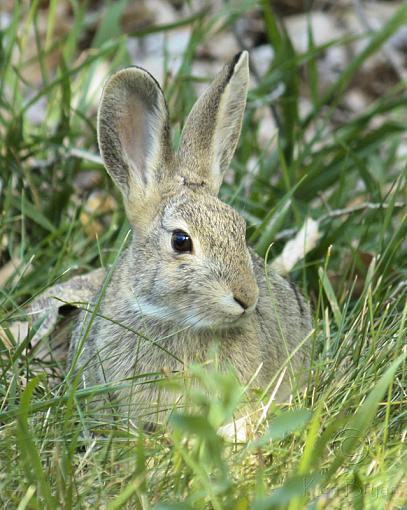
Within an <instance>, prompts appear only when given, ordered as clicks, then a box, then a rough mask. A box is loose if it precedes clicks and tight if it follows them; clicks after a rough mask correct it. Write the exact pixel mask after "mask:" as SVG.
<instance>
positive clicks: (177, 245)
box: [171, 230, 192, 252]
mask: <svg viewBox="0 0 407 510" xmlns="http://www.w3.org/2000/svg"><path fill="white" fill-rule="evenodd" d="M171 246H172V248H173V250H174V251H178V252H186V251H189V252H191V251H192V241H191V238H190V237H189V235H188V234H187V233H186V232H184V231H183V230H174V232H173V233H172V237H171Z"/></svg>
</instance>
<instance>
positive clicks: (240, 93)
mask: <svg viewBox="0 0 407 510" xmlns="http://www.w3.org/2000/svg"><path fill="white" fill-rule="evenodd" d="M248 84H249V65H248V53H247V52H246V51H244V52H241V53H239V54H238V55H236V56H235V58H234V59H233V60H232V61H231V62H229V63H228V64H226V65H225V66H224V68H223V69H222V70H221V71H220V72H219V74H218V75H217V76H216V77H215V79H214V81H213V82H212V84H211V85H210V86H209V88H208V89H207V90H206V91H205V92H204V93H203V94H202V95H201V97H200V98H199V99H198V101H197V102H196V103H195V105H194V106H193V108H192V110H191V112H190V114H189V116H188V117H187V120H186V122H185V125H184V128H183V130H182V133H181V136H180V142H179V147H178V150H177V151H176V152H174V151H173V149H172V147H171V136H170V126H169V116H168V111H167V106H166V102H165V99H164V95H163V92H162V90H161V88H160V86H159V84H158V83H157V81H156V80H155V79H154V78H153V77H152V76H151V75H150V74H149V73H148V72H147V71H146V70H144V69H142V68H139V67H129V68H126V69H122V70H120V71H118V72H116V73H115V74H114V75H113V76H111V77H110V79H108V80H107V83H106V84H105V86H104V89H103V93H102V98H101V102H100V106H99V110H98V122H97V132H98V144H99V148H100V152H101V155H102V159H103V162H104V164H105V167H106V170H107V172H108V173H109V175H110V176H111V178H112V179H113V181H114V183H115V184H116V185H117V186H118V188H119V190H120V191H121V194H122V196H123V201H124V205H125V210H126V214H127V217H128V219H129V222H130V224H131V227H132V239H131V241H130V242H129V246H128V247H127V249H126V250H125V251H123V253H122V255H121V256H120V258H119V259H118V261H117V262H116V265H115V267H114V269H113V270H112V273H111V278H110V280H109V281H108V283H107V284H105V285H104V286H103V287H102V290H101V291H100V293H99V294H98V295H96V296H95V299H94V302H93V305H94V306H93V308H94V307H96V311H95V312H94V313H92V311H88V312H85V311H83V312H82V313H81V315H80V318H79V321H78V324H77V325H76V327H75V330H74V332H73V335H72V338H71V344H70V349H69V356H68V360H69V361H68V366H69V367H70V370H71V372H74V373H78V372H79V373H80V379H81V381H82V382H81V385H82V386H85V387H89V386H91V385H95V384H101V383H105V382H108V383H113V384H114V383H118V385H117V389H116V390H114V391H113V398H114V400H116V401H117V402H120V404H121V405H125V406H126V410H127V411H126V412H127V413H129V415H130V416H131V417H132V418H133V419H134V420H137V419H139V418H140V417H141V416H144V415H145V414H148V413H149V411H150V410H153V408H154V406H156V405H162V406H163V407H165V406H171V403H172V401H174V400H175V397H174V395H173V394H172V393H171V392H166V391H165V390H162V389H160V385H159V384H157V383H155V382H154V381H155V380H156V379H160V378H162V375H163V373H164V374H165V373H166V372H170V373H173V372H182V371H183V369H184V368H185V367H187V366H188V364H190V363H192V362H198V363H203V362H205V361H207V359H208V358H209V357H210V356H211V352H212V351H211V349H212V348H213V345H216V349H217V360H218V366H219V369H221V370H227V369H228V368H232V369H233V370H234V372H235V374H236V375H237V377H238V379H239V381H242V382H244V383H247V382H248V381H249V380H250V379H251V378H252V377H253V376H254V375H255V374H257V376H256V377H257V378H256V384H258V385H259V386H261V387H267V385H268V384H269V383H270V381H271V380H272V379H273V377H274V376H275V375H276V374H277V373H278V371H279V370H281V368H282V367H283V366H284V364H285V363H286V366H287V367H288V369H287V372H286V376H285V379H284V380H283V383H282V385H281V391H285V392H287V391H289V389H290V387H291V386H290V385H292V384H293V381H294V379H293V376H294V375H295V373H297V372H301V371H303V372H304V371H305V370H306V367H307V364H308V359H309V350H310V349H309V348H308V347H307V346H308V343H307V341H304V339H305V337H307V335H309V332H310V330H311V318H310V309H309V306H308V304H307V303H306V302H305V300H304V298H303V297H302V296H301V294H300V292H299V291H298V290H297V288H296V287H295V286H294V284H292V283H289V282H288V281H287V280H285V279H284V278H283V277H281V276H279V275H278V274H276V273H275V272H273V271H272V270H271V268H268V269H267V271H266V270H265V269H266V267H265V262H264V260H263V259H262V258H260V257H259V256H258V255H257V254H256V253H255V252H254V251H253V249H251V248H249V247H248V246H247V244H246V240H245V232H246V224H245V221H244V219H243V218H242V217H241V216H240V215H239V213H238V212H237V211H236V210H235V209H233V208H232V207H231V206H229V205H227V204H225V203H224V202H222V201H221V200H220V199H219V198H218V192H219V188H220V186H221V183H222V179H223V176H224V175H225V172H226V170H227V169H228V167H229V165H230V162H231V159H232V157H233V155H234V153H235V150H236V146H237V144H238V140H239V136H240V131H241V127H242V120H243V113H244V110H245V106H246V97H247V90H248ZM287 360H289V361H287ZM149 374H150V375H149ZM126 380H127V381H129V380H132V383H131V384H127V386H126V385H125V384H124V385H123V384H121V385H120V384H119V383H120V381H126ZM109 397H112V393H110V394H109Z"/></svg>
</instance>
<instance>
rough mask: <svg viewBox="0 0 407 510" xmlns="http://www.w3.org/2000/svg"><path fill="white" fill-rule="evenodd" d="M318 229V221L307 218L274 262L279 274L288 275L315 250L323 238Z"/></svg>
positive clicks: (274, 267)
mask: <svg viewBox="0 0 407 510" xmlns="http://www.w3.org/2000/svg"><path fill="white" fill-rule="evenodd" d="M318 227H319V223H318V222H317V221H315V220H313V219H312V218H307V219H306V220H305V222H304V225H303V226H302V227H301V230H300V231H299V232H298V233H297V235H296V236H295V237H294V239H291V240H290V241H288V242H287V243H286V245H285V246H284V249H283V251H282V252H281V254H280V255H279V256H278V257H277V258H276V259H274V260H273V262H272V264H271V267H272V268H273V269H274V270H275V271H276V272H277V273H279V274H281V275H283V276H284V275H287V274H288V273H289V272H290V271H291V270H292V268H293V267H294V266H295V264H296V263H297V262H298V261H300V260H302V259H303V258H304V257H305V255H306V254H307V253H308V252H310V251H311V250H312V249H313V248H315V246H316V244H317V242H318V240H319V239H320V237H321V233H320V232H319V228H318Z"/></svg>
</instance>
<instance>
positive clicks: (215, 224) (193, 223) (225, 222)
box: [163, 193, 246, 242]
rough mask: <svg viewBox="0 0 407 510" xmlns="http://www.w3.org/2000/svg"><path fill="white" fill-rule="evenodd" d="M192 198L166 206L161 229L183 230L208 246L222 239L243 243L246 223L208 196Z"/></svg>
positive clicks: (179, 200)
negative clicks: (226, 238) (197, 237)
mask: <svg viewBox="0 0 407 510" xmlns="http://www.w3.org/2000/svg"><path fill="white" fill-rule="evenodd" d="M192 195H193V196H192V197H189V196H188V197H180V198H178V199H175V200H171V201H170V202H169V203H168V204H167V206H166V207H165V209H164V211H163V226H164V227H165V228H168V229H169V230H170V229H174V228H180V229H185V230H187V231H188V233H189V234H190V235H196V236H199V238H200V239H202V240H205V239H207V240H208V241H209V242H213V241H214V240H216V239H224V238H225V237H228V238H231V239H235V240H236V241H241V240H242V239H243V240H244V239H245V232H246V223H245V221H244V219H243V218H242V217H241V216H240V215H239V214H238V213H237V211H235V210H234V209H233V208H232V207H230V206H229V205H227V204H225V203H223V202H221V201H220V200H219V199H218V198H216V197H213V196H211V195H202V196H198V195H196V194H195V193H192ZM195 195H196V196H195Z"/></svg>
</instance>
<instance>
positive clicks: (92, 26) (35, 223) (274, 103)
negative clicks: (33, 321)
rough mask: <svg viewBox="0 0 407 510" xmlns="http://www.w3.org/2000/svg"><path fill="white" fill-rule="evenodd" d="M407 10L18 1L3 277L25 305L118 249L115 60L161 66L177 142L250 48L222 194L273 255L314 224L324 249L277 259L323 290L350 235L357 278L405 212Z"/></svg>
mask: <svg viewBox="0 0 407 510" xmlns="http://www.w3.org/2000/svg"><path fill="white" fill-rule="evenodd" d="M406 12H407V11H406V3H405V2H400V1H373V0H372V1H362V0H337V1H322V0H319V1H314V2H311V1H297V0H285V1H273V2H271V1H267V0H263V1H260V0H240V1H238V0H234V1H232V0H231V1H227V0H224V1H221V0H212V1H203V0H202V1H201V0H190V1H182V0H148V1H147V0H145V1H142V0H137V1H130V0H119V1H111V2H108V1H101V0H89V1H86V2H77V1H74V0H58V1H56V0H53V1H52V0H51V1H40V0H37V1H34V2H15V1H10V0H3V2H2V8H1V14H0V26H1V34H2V38H1V62H2V66H1V72H0V79H1V89H0V94H1V96H0V97H1V102H0V119H1V123H0V135H1V139H2V142H1V143H2V147H1V152H0V170H1V177H0V191H1V194H0V205H1V209H2V212H3V216H2V229H1V233H0V235H1V238H0V267H3V271H2V272H0V283H3V284H6V282H8V283H7V285H10V284H11V285H12V286H13V289H14V291H16V292H17V297H16V299H17V301H19V300H21V299H22V298H29V297H30V296H31V295H32V292H33V290H34V289H37V290H38V289H39V288H42V287H46V286H47V285H48V284H50V283H52V282H53V281H55V279H56V278H59V277H60V276H61V274H63V273H64V271H66V270H67V269H68V268H70V269H73V270H74V271H86V270H88V269H91V268H92V267H95V266H99V265H105V264H108V263H109V262H112V260H114V257H115V254H116V253H117V247H118V246H119V245H120V243H121V241H122V239H123V236H124V235H125V233H126V232H127V229H128V228H129V227H128V224H127V223H126V220H125V218H124V214H123V210H122V206H121V201H120V197H119V195H118V194H117V193H116V190H114V189H113V187H112V185H111V183H110V181H109V179H108V178H107V176H106V175H105V172H104V169H103V166H102V164H101V160H100V157H99V153H98V148H97V144H96V132H95V120H96V112H97V106H98V101H99V98H100V95H101V90H102V86H103V83H104V81H105V79H106V77H107V76H108V75H109V74H110V73H112V72H113V71H114V70H116V69H118V68H121V67H123V66H127V65H133V64H136V65H139V66H142V67H145V68H146V69H148V70H149V71H150V72H151V73H152V74H153V75H154V76H155V77H156V78H157V79H158V81H159V82H160V84H161V85H162V87H163V89H164V91H165V94H166V97H167V100H168V104H169V109H170V114H171V119H172V124H173V142H174V145H176V144H177V141H178V137H179V133H180V130H181V128H182V124H183V122H184V120H185V118H186V115H187V114H188V112H189V111H190V108H191V107H192V105H193V103H194V101H195V100H196V97H197V96H198V95H199V94H200V93H201V92H202V90H203V89H204V88H205V87H206V86H207V84H208V83H209V82H210V81H211V80H212V78H213V77H214V75H215V74H216V72H218V71H219V70H220V68H221V67H222V65H223V64H224V63H225V62H227V61H228V60H230V59H231V58H232V57H233V55H235V54H236V53H237V52H239V51H241V50H242V49H248V50H249V52H250V67H251V86H250V93H249V98H248V105H247V111H246V116H245V122H244V127H243V134H242V139H241V143H240V146H239V150H238V153H237V156H236V158H235V160H234V162H233V164H232V167H231V170H230V172H229V174H228V175H227V176H226V185H225V187H224V188H223V190H222V196H223V198H224V199H225V200H227V201H229V202H230V203H232V204H233V205H234V206H235V207H237V208H238V209H239V210H240V211H241V213H242V214H243V215H244V216H245V218H246V219H247V222H248V237H249V240H250V242H251V243H252V244H253V245H254V246H255V247H256V249H257V251H258V252H259V253H260V254H261V255H265V253H266V250H267V249H268V248H269V247H270V245H271V252H270V254H271V256H272V257H274V258H275V257H277V256H278V255H279V254H281V253H282V250H283V247H284V245H285V242H286V241H287V240H288V239H290V238H293V237H294V236H295V235H296V234H298V232H300V231H301V229H302V228H304V225H305V226H308V227H309V235H310V237H311V239H310V242H309V246H308V245H307V247H306V248H305V249H303V250H302V252H303V253H298V254H297V256H295V257H293V261H287V263H285V261H284V260H283V261H281V260H280V261H279V262H280V263H281V262H282V271H283V272H285V273H287V272H289V271H291V270H292V269H299V268H304V267H307V268H308V269H307V271H306V273H303V275H304V274H305V276H303V277H304V278H305V280H304V282H303V283H304V285H305V286H307V285H308V284H307V282H311V287H310V290H312V289H313V290H314V293H316V292H317V282H318V275H317V273H316V268H317V266H318V265H319V264H320V263H321V261H322V260H323V258H324V257H325V255H326V252H327V249H328V247H329V246H330V244H336V245H337V246H340V250H339V251H334V253H333V259H335V258H336V261H337V263H336V267H335V266H334V267H333V268H332V269H331V279H332V282H333V284H334V287H335V289H338V291H339V292H343V291H344V289H345V290H346V289H347V288H348V287H349V282H350V281H353V280H352V279H353V277H354V275H355V273H359V274H360V275H363V274H365V273H366V271H367V268H368V267H369V264H370V262H371V260H372V259H373V257H374V256H375V255H377V253H379V252H380V251H381V250H382V248H383V247H385V246H386V243H387V244H388V241H386V238H387V237H386V236H389V235H390V236H391V228H393V227H395V228H398V227H399V226H400V225H401V224H402V223H403V222H402V221H401V220H402V214H403V213H402V207H401V202H400V192H401V190H402V184H403V182H404V181H403V180H402V179H403V178H404V177H403V169H404V168H405V159H406V134H405V108H406V87H405V82H406V75H407V14H406ZM389 196H390V197H393V206H392V214H391V215H390V219H388V220H385V207H387V205H386V206H385V207H382V206H381V204H382V203H383V202H384V201H385V200H388V198H389ZM393 212H394V215H393ZM22 218H23V219H22ZM308 220H312V222H311V223H309V224H308V223H306V221H308ZM315 222H316V223H315ZM384 222H385V223H384ZM386 222H387V223H386ZM384 224H386V230H383V229H382V228H383V225H384ZM366 225H368V227H369V228H368V231H369V234H366ZM96 239H97V243H96V242H95V240H96ZM378 242H379V244H380V246H379V244H378ZM302 243H303V244H304V241H302ZM299 251H300V252H301V250H299ZM304 252H308V255H307V257H305V255H306V253H304ZM298 262H299V265H298ZM296 264H297V265H296ZM4 266H5V268H4ZM33 267H34V268H35V267H42V268H46V269H47V271H45V272H44V271H41V272H37V271H32V268H33ZM24 268H25V269H24ZM295 277H297V278H298V277H299V274H298V273H297V274H296V275H295ZM17 281H18V282H19V283H18V285H17V287H16V285H15V284H16V282H17ZM25 284H27V287H26V285H25ZM355 285H356V288H355V292H356V294H357V289H358V286H362V287H363V278H362V280H359V281H358V282H357V283H356V284H355ZM15 287H16V288H15ZM343 295H344V294H343ZM9 305H10V303H8V304H7V305H6V308H7V307H8V306H9Z"/></svg>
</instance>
